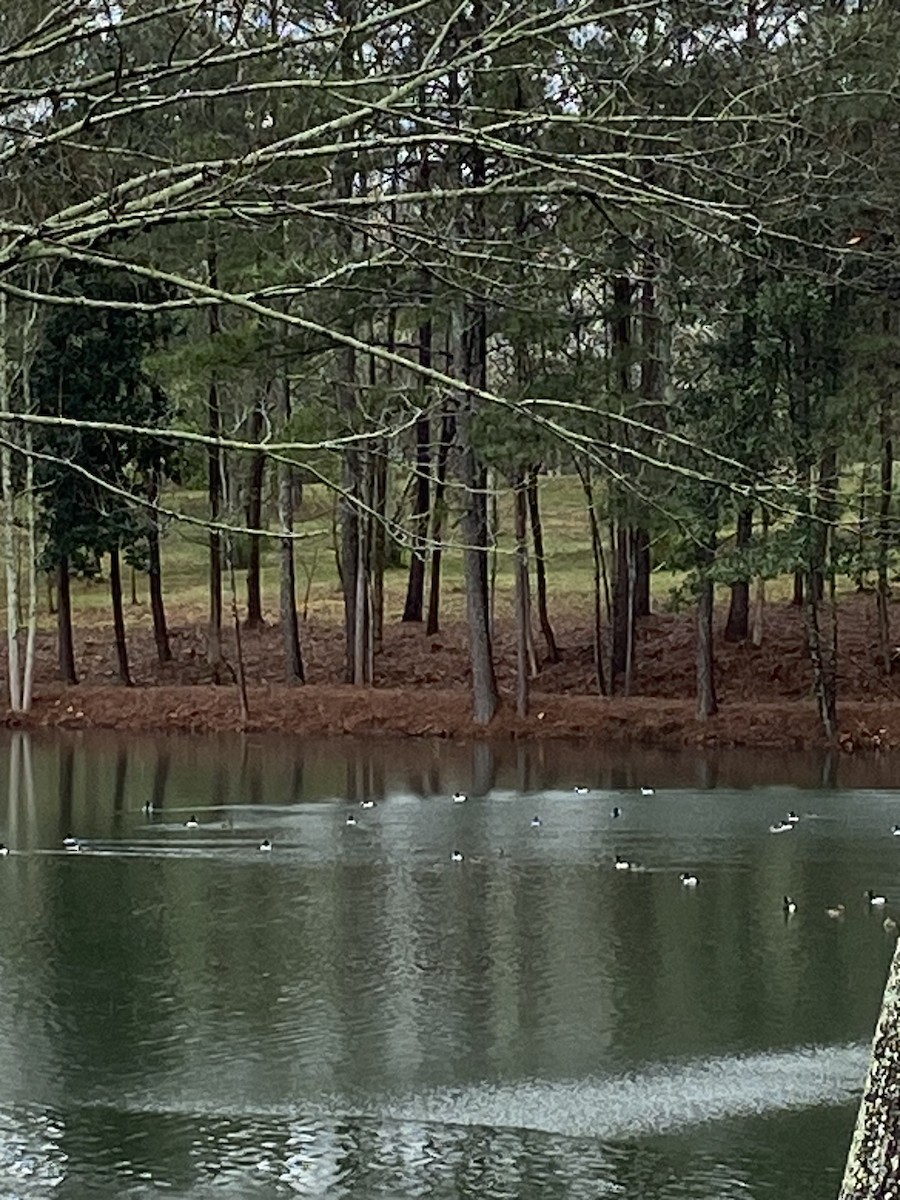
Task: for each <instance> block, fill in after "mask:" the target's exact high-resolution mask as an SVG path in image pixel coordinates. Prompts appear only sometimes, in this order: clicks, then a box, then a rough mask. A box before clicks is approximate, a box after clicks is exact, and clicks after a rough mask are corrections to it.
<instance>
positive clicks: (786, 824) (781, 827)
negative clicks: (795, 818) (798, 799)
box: [769, 821, 794, 833]
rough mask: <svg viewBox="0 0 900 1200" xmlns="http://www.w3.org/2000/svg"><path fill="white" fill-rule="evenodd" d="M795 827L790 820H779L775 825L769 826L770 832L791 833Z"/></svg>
mask: <svg viewBox="0 0 900 1200" xmlns="http://www.w3.org/2000/svg"><path fill="white" fill-rule="evenodd" d="M793 828H794V826H793V825H792V824H791V822H790V821H778V822H777V823H776V824H775V825H770V826H769V833H790V831H791V830H792V829H793Z"/></svg>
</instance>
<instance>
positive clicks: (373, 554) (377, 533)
mask: <svg viewBox="0 0 900 1200" xmlns="http://www.w3.org/2000/svg"><path fill="white" fill-rule="evenodd" d="M373 451H374V456H375V457H374V461H373V463H372V513H371V515H370V518H369V529H370V539H369V540H370V546H369V560H370V562H371V576H372V589H371V598H370V602H371V606H372V637H371V650H372V654H380V653H381V650H382V648H383V646H384V572H385V567H386V565H387V501H388V452H387V446H386V445H385V444H384V443H382V442H381V441H379V443H378V445H376V446H375V447H374V448H373ZM369 678H370V679H371V678H372V672H371V671H370V672H369Z"/></svg>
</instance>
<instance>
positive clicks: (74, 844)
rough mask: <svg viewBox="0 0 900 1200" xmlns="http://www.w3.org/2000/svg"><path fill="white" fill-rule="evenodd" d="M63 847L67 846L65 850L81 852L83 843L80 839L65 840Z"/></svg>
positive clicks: (68, 838)
mask: <svg viewBox="0 0 900 1200" xmlns="http://www.w3.org/2000/svg"><path fill="white" fill-rule="evenodd" d="M63 845H64V846H65V848H66V849H67V850H80V849H81V842H79V840H78V838H74V837H65V838H63Z"/></svg>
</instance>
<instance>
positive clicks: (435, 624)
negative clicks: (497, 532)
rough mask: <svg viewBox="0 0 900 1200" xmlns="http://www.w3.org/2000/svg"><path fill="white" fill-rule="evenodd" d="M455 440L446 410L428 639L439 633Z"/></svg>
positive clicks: (433, 533)
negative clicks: (449, 465) (449, 470)
mask: <svg viewBox="0 0 900 1200" xmlns="http://www.w3.org/2000/svg"><path fill="white" fill-rule="evenodd" d="M455 437H456V417H455V415H454V414H453V413H452V412H451V411H450V410H449V409H445V411H444V415H443V417H442V418H441V441H440V445H439V446H438V456H437V469H436V473H435V481H434V509H433V511H432V523H431V541H432V551H431V580H430V584H429V589H428V621H427V623H426V625H425V633H426V634H427V635H428V636H429V637H433V636H434V635H435V634H436V633H437V632H438V631H439V629H440V607H441V560H442V556H443V548H442V545H441V542H442V539H443V536H444V520H445V517H446V499H445V496H446V492H447V462H448V459H449V456H450V447H451V446H452V444H453V441H454V438H455Z"/></svg>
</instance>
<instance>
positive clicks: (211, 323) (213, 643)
mask: <svg viewBox="0 0 900 1200" xmlns="http://www.w3.org/2000/svg"><path fill="white" fill-rule="evenodd" d="M206 269H207V276H208V278H209V285H210V287H212V288H217V287H218V286H219V256H218V247H217V245H216V240H215V235H214V234H213V232H212V230H210V232H209V237H208V241H207V249H206ZM207 314H208V328H209V339H210V344H211V346H212V347H213V349H212V357H213V360H215V355H216V350H215V343H216V340H217V338H218V337H219V334H220V333H221V331H222V324H221V317H220V314H219V306H218V305H217V304H211V305H210V306H209V308H208V309H207ZM206 408H207V433H208V434H209V436H210V438H211V439H213V440H212V441H211V442H210V443H209V445H208V447H207V486H208V492H209V520H210V530H209V628H208V635H207V657H208V661H209V666H210V669H211V671H212V674H213V679H214V681H215V682H216V683H219V682H221V673H222V535H221V533H220V532H219V530H218V529H217V528H216V526H217V525H218V524H219V522H220V521H221V518H222V476H223V473H224V463H223V460H222V448H221V446H220V445H218V444H217V443H218V439H219V438H221V436H222V409H221V404H220V400H219V384H218V381H217V379H216V376H215V368H213V375H212V378H211V379H210V383H209V391H208V394H207V402H206Z"/></svg>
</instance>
